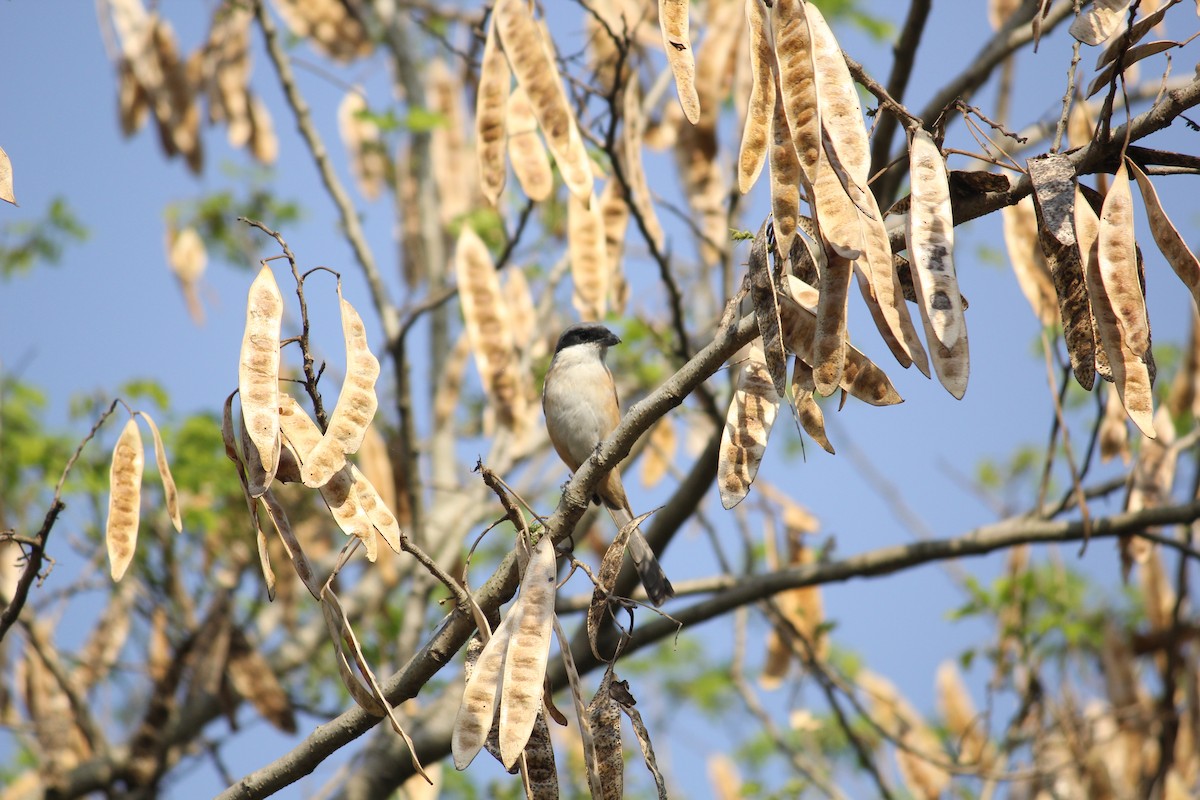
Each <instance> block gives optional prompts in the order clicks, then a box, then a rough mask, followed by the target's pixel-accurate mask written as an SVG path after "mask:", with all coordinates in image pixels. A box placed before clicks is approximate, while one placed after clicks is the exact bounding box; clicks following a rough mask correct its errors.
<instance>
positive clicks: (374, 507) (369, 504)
mask: <svg viewBox="0 0 1200 800" xmlns="http://www.w3.org/2000/svg"><path fill="white" fill-rule="evenodd" d="M349 467H350V477H351V479H352V480H353V481H354V493H355V494H356V495H357V496H358V503H359V505H360V506H362V510H363V511H364V512H365V513H366V515H367V519H369V520H370V521H371V524H372V525H373V526H375V530H377V531H378V532H379V535H380V536H382V537H383V541H384V543H386V544H387V546H388V547H390V548H392V552H394V553H399V552H400V537H401V536H403V533H402V532H401V530H400V523H399V522H398V521H397V520H396V515H395V514H393V513H392V511H391V509H390V508H388V505H387V503H386V502H384V499H383V497H382V495H381V494H380V492H379V490H378V489H376V488H375V484H373V483H371V481H369V480H367V476H366V475H364V474H362V472H360V471H359V469H358V467H356V466H354V465H353V464H350V465H349ZM372 560H374V559H372Z"/></svg>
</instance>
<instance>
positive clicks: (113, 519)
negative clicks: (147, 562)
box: [104, 417, 146, 581]
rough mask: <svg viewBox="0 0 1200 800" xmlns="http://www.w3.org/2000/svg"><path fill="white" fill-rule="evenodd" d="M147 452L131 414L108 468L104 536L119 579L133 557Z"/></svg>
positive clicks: (114, 576) (113, 569)
mask: <svg viewBox="0 0 1200 800" xmlns="http://www.w3.org/2000/svg"><path fill="white" fill-rule="evenodd" d="M145 459H146V455H145V453H144V452H143V449H142V434H141V432H140V431H139V430H138V426H137V421H136V420H135V419H134V418H133V417H130V418H129V421H128V422H126V423H125V427H124V428H123V429H122V430H121V435H120V436H119V437H117V443H116V446H114V447H113V456H112V466H111V467H110V468H109V472H108V521H107V523H106V524H105V530H104V540H105V542H106V543H107V545H108V562H109V565H110V568H111V572H112V579H113V580H114V581H119V580H121V578H122V577H123V576H124V575H125V570H127V569H129V565H130V563H132V561H133V554H134V548H135V547H136V546H137V534H138V522H139V519H140V517H141V508H142V468H143V466H144V464H145Z"/></svg>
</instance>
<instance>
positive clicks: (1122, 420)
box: [1099, 386, 1132, 464]
mask: <svg viewBox="0 0 1200 800" xmlns="http://www.w3.org/2000/svg"><path fill="white" fill-rule="evenodd" d="M1099 439H1100V462H1101V463H1104V462H1106V461H1110V460H1112V457H1113V456H1120V457H1121V461H1122V462H1124V463H1125V464H1128V463H1129V459H1130V457H1131V456H1132V454H1131V453H1130V451H1129V418H1128V417H1127V416H1126V415H1125V406H1123V405H1121V396H1120V394H1119V393H1118V392H1117V390H1116V388H1114V387H1111V386H1109V387H1107V388H1105V389H1104V417H1103V418H1102V419H1101V420H1100V432H1099Z"/></svg>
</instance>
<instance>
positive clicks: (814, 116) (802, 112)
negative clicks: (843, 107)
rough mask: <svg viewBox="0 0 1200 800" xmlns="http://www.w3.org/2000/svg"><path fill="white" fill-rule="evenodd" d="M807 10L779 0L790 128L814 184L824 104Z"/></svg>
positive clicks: (778, 44) (779, 50)
mask: <svg viewBox="0 0 1200 800" xmlns="http://www.w3.org/2000/svg"><path fill="white" fill-rule="evenodd" d="M807 7H808V3H806V2H804V1H803V0H777V2H776V3H775V24H776V37H775V53H776V57H777V58H778V64H779V85H780V91H782V93H783V107H784V111H785V112H786V113H787V121H788V129H789V130H790V131H791V134H792V143H793V145H794V147H795V150H796V155H797V157H798V158H799V159H800V168H801V169H802V170H803V172H804V175H805V180H806V181H807V182H808V183H810V184H811V183H813V182H814V181H815V180H816V174H817V161H818V160H819V159H820V158H821V151H822V146H821V101H820V99H819V97H818V95H817V75H816V71H815V68H814V66H813V50H812V34H811V32H810V31H809V26H808V18H807V16H806V14H805V9H806V8H807Z"/></svg>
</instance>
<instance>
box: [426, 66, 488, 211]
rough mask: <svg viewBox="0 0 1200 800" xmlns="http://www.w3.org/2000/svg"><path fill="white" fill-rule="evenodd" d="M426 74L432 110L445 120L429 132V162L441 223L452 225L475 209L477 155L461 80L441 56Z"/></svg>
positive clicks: (477, 175)
mask: <svg viewBox="0 0 1200 800" xmlns="http://www.w3.org/2000/svg"><path fill="white" fill-rule="evenodd" d="M425 77H426V80H427V82H428V85H427V87H426V90H425V92H426V102H427V103H428V104H429V109H430V110H431V111H433V112H434V113H435V114H437V115H438V116H439V117H440V118H441V119H443V120H444V121H445V122H444V124H441V125H436V126H434V128H433V130H432V131H430V134H429V161H430V165H431V167H432V172H433V182H434V184H435V185H436V186H437V193H438V214H439V215H440V218H441V220H442V224H443V225H446V226H449V225H451V224H453V223H454V221H455V220H458V219H461V218H462V217H463V216H464V215H466V214H469V213H470V212H471V211H472V210H473V209H474V208H475V206H476V202H477V200H478V197H479V183H478V178H479V172H478V170H476V169H472V168H471V164H472V163H473V162H475V161H476V158H475V155H474V153H472V152H471V150H472V146H471V144H472V143H471V142H470V141H468V137H467V130H468V125H467V120H466V119H465V117H464V114H463V86H462V79H461V78H460V77H459V75H458V73H457V72H454V71H452V70H451V69H450V68H449V67H447V66H446V64H445V62H443V61H442V60H441V59H440V58H435V59H433V60H432V61H430V62H429V65H428V68H427V70H426V76H425Z"/></svg>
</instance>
